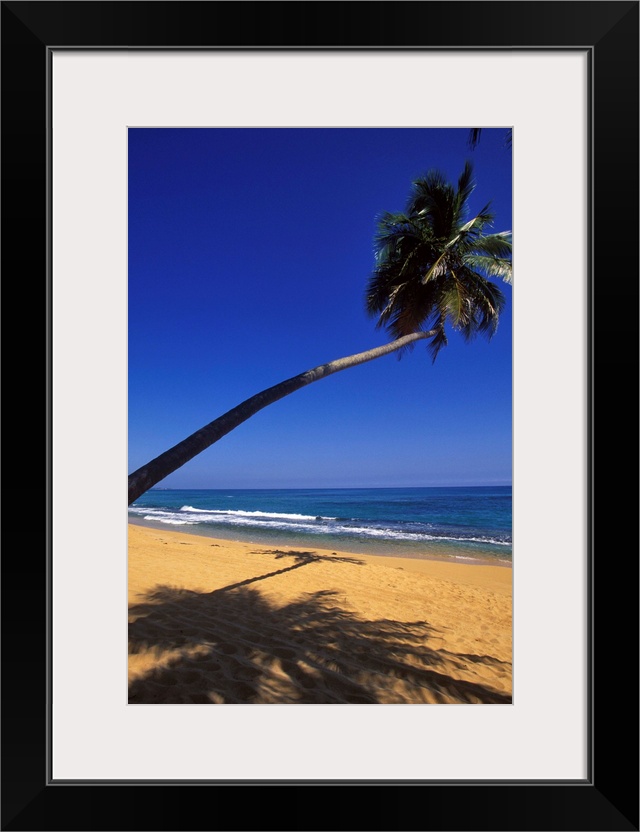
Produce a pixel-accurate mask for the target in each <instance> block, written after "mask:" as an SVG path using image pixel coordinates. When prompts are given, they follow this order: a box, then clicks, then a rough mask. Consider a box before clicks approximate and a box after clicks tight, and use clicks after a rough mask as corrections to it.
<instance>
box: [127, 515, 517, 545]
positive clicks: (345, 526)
mask: <svg viewBox="0 0 640 832" xmlns="http://www.w3.org/2000/svg"><path fill="white" fill-rule="evenodd" d="M130 511H131V512H132V513H133V514H137V515H140V516H142V517H144V519H145V520H153V521H156V522H160V523H164V524H168V525H172V526H187V525H191V526H192V525H200V524H208V525H213V526H222V525H225V526H232V527H244V528H254V529H270V530H273V531H286V532H290V533H294V534H295V533H298V534H312V535H323V536H324V535H334V536H335V535H337V536H342V537H357V538H370V539H378V540H390V541H392V540H395V541H404V542H414V543H426V542H436V543H463V544H464V543H471V544H473V543H479V544H484V545H487V544H489V545H493V546H505V547H509V546H511V542H510V541H509V540H500V539H497V538H494V537H489V536H487V537H477V536H476V537H464V536H460V535H456V534H445V533H442V534H433V533H430V532H426V531H409V530H408V529H406V528H404V529H403V528H402V527H401V526H399V527H389V526H387V525H383V524H380V523H379V524H372V525H361V524H356V522H355V521H354V522H353V523H352V524H350V523H349V522H346V523H345V522H344V520H342V521H338V519H337V518H336V517H320V516H318V517H314V516H313V515H308V514H285V513H278V512H268V511H243V510H228V511H223V510H219V509H201V508H196V507H194V506H189V505H184V506H182V507H181V508H180V509H179V510H176V509H174V510H171V509H161V508H150V507H142V506H136V505H135V504H134V505H133V506H131V507H130ZM411 525H413V526H414V528H415V525H417V524H411ZM424 525H425V527H429V528H432V524H427V523H425V524H424Z"/></svg>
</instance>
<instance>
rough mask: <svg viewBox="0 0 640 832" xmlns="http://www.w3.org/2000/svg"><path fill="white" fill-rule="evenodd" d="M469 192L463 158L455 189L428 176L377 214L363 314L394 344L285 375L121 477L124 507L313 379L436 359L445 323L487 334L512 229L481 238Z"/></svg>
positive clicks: (500, 301)
mask: <svg viewBox="0 0 640 832" xmlns="http://www.w3.org/2000/svg"><path fill="white" fill-rule="evenodd" d="M474 187H475V184H474V182H473V178H472V167H471V164H470V163H469V162H467V163H466V165H465V167H464V170H463V171H462V173H461V175H460V177H459V179H458V183H457V187H454V186H453V185H451V184H450V183H448V182H447V181H446V180H445V178H444V176H443V175H442V174H441V173H439V172H438V171H430V172H429V173H427V174H426V175H425V176H424V177H423V178H421V179H418V180H416V181H415V182H414V183H413V187H412V191H411V194H410V197H409V200H408V203H407V207H406V211H405V213H402V214H389V213H387V214H384V215H383V216H382V217H381V219H380V221H379V224H378V233H377V236H376V241H375V242H376V263H375V268H374V270H373V273H372V275H371V277H370V278H369V281H368V285H367V289H366V308H367V311H368V312H369V313H370V314H371V315H373V316H377V319H378V320H377V326H378V327H384V328H386V330H387V332H388V333H389V334H390V335H392V336H393V339H394V340H392V341H391V342H390V343H387V344H383V345H382V346H379V347H374V348H373V349H370V350H367V351H366V352H361V353H357V354H355V355H350V356H347V357H346V358H339V359H337V360H335V361H330V362H329V363H328V364H321V365H320V366H319V367H315V368H314V369H312V370H307V371H306V372H304V373H300V374H299V375H297V376H293V377H292V378H290V379H287V380H286V381H283V382H281V383H280V384H276V385H274V386H273V387H269V388H268V389H267V390H263V391H262V392H261V393H258V394H257V395H255V396H252V397H251V398H250V399H247V400H246V401H244V402H242V403H241V404H239V405H238V406H237V407H234V408H233V409H231V410H229V411H228V412H227V413H225V414H223V415H222V416H220V417H218V418H217V419H214V420H213V422H210V423H209V424H208V425H205V426H204V427H203V428H200V430H198V431H196V432H195V433H193V434H191V436H188V437H187V438H186V439H184V440H183V441H182V442H179V443H178V444H177V445H175V446H174V447H173V448H170V449H169V450H168V451H165V452H164V453H162V454H160V456H158V457H156V458H155V459H153V460H151V462H148V463H147V464H146V465H143V466H142V467H141V468H138V470H137V471H134V472H133V473H132V474H130V475H129V505H131V503H133V502H134V501H135V500H136V499H137V498H138V497H139V496H140V495H141V494H143V493H144V492H145V491H147V490H148V489H149V488H151V487H152V486H154V485H155V484H156V483H158V482H160V481H161V480H163V479H164V478H165V477H167V476H168V475H169V474H171V473H172V472H173V471H176V470H177V469H178V468H180V467H181V466H182V465H184V464H185V463H186V462H188V461H189V460H190V459H193V457H194V456H196V455H197V454H199V453H201V452H202V451H204V450H205V449H206V448H208V447H209V446H210V445H213V443H214V442H217V441H218V440H219V439H221V438H222V437H223V436H225V435H226V434H227V433H229V432H230V431H232V430H233V429H234V428H236V427H237V426H238V425H240V424H242V422H245V421H246V420H247V419H249V418H250V417H251V416H253V415H254V414H255V413H257V412H258V411H259V410H262V409H263V408H265V407H267V405H270V404H272V403H273V402H276V401H278V400H279V399H282V398H284V397H285V396H288V395H289V394H290V393H293V392H294V391H295V390H299V389H300V388H302V387H305V386H306V385H308V384H311V383H312V382H314V381H318V380H319V379H321V378H326V377H327V376H329V375H332V374H333V373H337V372H339V371H340V370H346V369H347V368H348V367H355V366H357V365H358V364H363V363H365V362H367V361H372V360H373V359H374V358H379V357H380V356H383V355H388V354H389V353H392V352H399V354H401V353H402V352H403V351H405V350H406V349H408V348H411V347H413V346H414V345H415V343H416V342H417V341H419V340H424V339H430V341H429V344H428V347H429V350H430V352H431V355H432V359H433V360H434V361H435V359H436V356H437V354H438V352H439V351H440V349H441V348H442V347H443V346H445V345H446V344H447V335H446V331H445V328H446V325H447V324H449V325H450V326H451V327H452V328H453V329H454V330H458V331H459V332H460V333H461V334H462V335H463V337H464V338H465V339H467V340H469V339H471V338H473V337H474V336H475V335H477V334H482V335H485V336H486V337H488V338H491V336H492V335H493V334H494V333H495V331H496V328H497V326H498V321H499V317H500V312H501V310H502V308H503V305H504V300H505V299H504V295H503V294H502V292H501V291H500V289H499V287H498V286H497V285H496V284H495V283H493V282H492V281H491V278H501V279H502V280H505V281H507V282H511V232H510V231H504V232H500V233H485V232H486V230H487V229H488V228H489V227H490V226H491V224H492V222H493V214H491V213H490V211H489V206H488V205H487V206H485V207H484V208H483V209H482V210H481V211H480V212H479V213H478V214H476V215H475V216H474V217H472V218H471V219H468V218H467V217H468V214H469V210H468V207H469V198H470V196H471V193H472V191H473V189H474Z"/></svg>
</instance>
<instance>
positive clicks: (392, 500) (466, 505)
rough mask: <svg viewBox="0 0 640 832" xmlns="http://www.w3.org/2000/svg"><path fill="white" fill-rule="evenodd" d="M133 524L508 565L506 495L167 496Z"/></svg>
mask: <svg viewBox="0 0 640 832" xmlns="http://www.w3.org/2000/svg"><path fill="white" fill-rule="evenodd" d="M129 518H130V520H131V521H132V522H138V523H142V524H144V525H151V526H154V527H157V528H167V527H172V528H174V529H175V530H176V531H178V530H179V531H181V532H191V533H194V534H200V535H209V536H211V537H221V538H227V539H232V540H245V541H251V542H256V543H265V544H274V545H292V546H305V547H307V548H309V547H314V546H315V547H318V548H323V549H341V550H342V551H347V552H355V553H371V554H382V555H404V556H411V557H427V558H428V557H441V558H447V559H448V558H454V559H458V560H469V561H474V560H478V561H487V560H489V561H492V562H499V563H501V564H504V565H510V564H511V558H512V538H511V524H512V515H511V487H510V486H496V487H491V486H482V487H469V488H365V489H355V488H339V489H327V488H323V489H265V490H262V489H260V490H231V489H215V490H187V489H184V490H171V489H162V488H156V489H152V490H151V491H148V492H147V493H146V494H143V495H142V496H141V497H140V498H139V499H138V500H136V502H135V503H134V504H133V505H132V506H130V507H129Z"/></svg>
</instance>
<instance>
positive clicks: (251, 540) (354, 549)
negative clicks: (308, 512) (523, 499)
mask: <svg viewBox="0 0 640 832" xmlns="http://www.w3.org/2000/svg"><path fill="white" fill-rule="evenodd" d="M128 523H129V525H134V526H142V527H144V528H150V529H155V530H156V531H176V532H177V531H179V532H181V533H182V534H188V535H192V536H194V537H205V538H211V539H212V540H225V541H228V542H230V543H239V544H250V545H259V546H282V547H285V548H286V547H291V548H293V547H295V546H299V545H301V544H304V545H305V546H311V547H312V548H314V549H322V550H323V551H333V550H334V549H336V548H339V550H340V551H341V552H346V553H349V554H352V555H363V556H367V557H375V558H390V559H394V560H396V559H400V560H402V559H407V560H429V561H436V562H438V563H440V562H444V563H456V564H460V565H461V566H496V567H499V568H501V569H505V568H506V569H511V568H512V566H513V563H512V560H511V559H509V560H508V559H506V558H498V557H491V556H489V555H486V556H485V557H481V556H477V557H471V556H470V555H451V554H449V553H448V552H447V551H446V549H445V547H444V546H443V547H441V548H440V549H439V550H438V547H437V546H434V547H433V551H421V552H420V553H417V552H415V551H410V550H409V549H408V548H403V547H402V545H401V544H398V545H397V549H398V551H397V552H391V551H388V549H389V548H390V547H389V546H381V545H380V544H379V543H378V544H377V545H376V542H375V541H367V542H366V543H362V544H351V543H346V544H345V543H344V542H343V541H341V542H340V543H339V544H337V546H331V545H329V544H328V543H327V542H326V541H325V540H321V542H320V544H319V545H316V543H315V541H314V540H313V538H312V537H311V536H309V535H305V536H303V535H300V537H299V538H297V540H292V539H291V537H286V536H285V535H282V534H280V535H279V534H277V533H269V534H268V535H267V534H264V533H263V534H262V535H261V534H260V533H259V532H258V531H256V530H254V529H252V530H251V531H250V532H247V533H246V535H243V536H240V533H238V532H237V531H235V532H234V533H233V535H231V534H225V532H224V530H221V529H218V528H216V529H215V530H213V529H212V530H211V532H209V531H208V530H207V529H206V528H204V527H202V526H197V527H193V526H191V527H189V526H188V525H186V524H185V526H178V525H175V526H173V525H171V524H168V523H162V522H161V521H159V520H146V519H144V518H142V517H135V516H129V517H128ZM376 548H377V549H378V551H375V549H376Z"/></svg>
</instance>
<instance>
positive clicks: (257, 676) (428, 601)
mask: <svg viewBox="0 0 640 832" xmlns="http://www.w3.org/2000/svg"><path fill="white" fill-rule="evenodd" d="M128 575H129V577H128V582H129V584H128V590H129V702H130V703H131V704H158V703H165V704H166V703H183V704H224V703H230V704H239V703H241V704H367V703H381V704H385V703H389V704H426V703H430V704H448V703H454V704H481V703H489V704H508V703H510V702H511V693H512V570H511V569H510V568H508V567H504V566H493V565H467V564H461V563H455V562H443V561H436V560H421V559H417V558H398V557H381V556H376V555H359V554H358V555H354V554H349V553H345V552H337V551H333V550H329V549H326V550H325V549H320V548H309V549H305V550H300V549H295V548H291V547H282V548H280V547H273V546H268V545H267V546H265V545H262V544H251V543H239V542H231V541H228V540H220V539H213V538H209V537H198V536H196V535H191V534H184V533H181V532H174V531H165V530H164V529H162V530H156V529H152V528H146V527H142V526H138V525H133V524H130V525H129V564H128Z"/></svg>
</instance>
